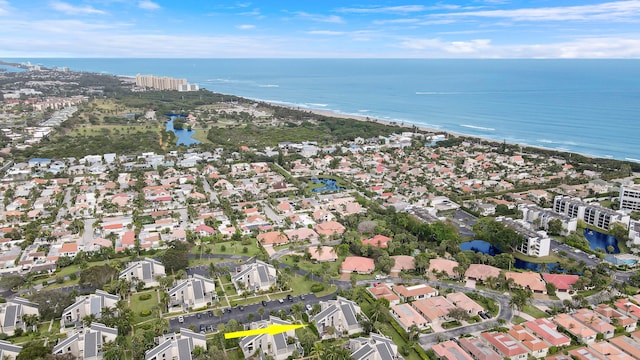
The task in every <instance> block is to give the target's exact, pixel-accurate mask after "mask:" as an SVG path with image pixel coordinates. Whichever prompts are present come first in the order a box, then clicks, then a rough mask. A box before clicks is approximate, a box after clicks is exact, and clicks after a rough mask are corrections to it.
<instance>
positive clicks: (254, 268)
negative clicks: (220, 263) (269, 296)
mask: <svg viewBox="0 0 640 360" xmlns="http://www.w3.org/2000/svg"><path fill="white" fill-rule="evenodd" d="M276 276H277V275H276V268H275V267H273V265H271V264H267V263H265V262H262V261H260V260H256V261H255V262H253V263H251V264H245V265H242V266H241V267H240V268H239V270H238V271H237V272H236V273H235V274H233V275H232V276H231V281H233V284H234V286H235V287H236V290H237V291H238V292H241V291H242V290H247V291H253V292H256V291H260V290H262V291H266V290H269V288H270V287H272V286H273V285H275V283H276Z"/></svg>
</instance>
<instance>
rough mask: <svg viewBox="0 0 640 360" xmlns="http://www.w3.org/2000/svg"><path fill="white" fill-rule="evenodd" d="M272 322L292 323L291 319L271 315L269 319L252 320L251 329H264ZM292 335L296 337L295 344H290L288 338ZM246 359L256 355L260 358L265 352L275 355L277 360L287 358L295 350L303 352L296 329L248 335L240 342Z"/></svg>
mask: <svg viewBox="0 0 640 360" xmlns="http://www.w3.org/2000/svg"><path fill="white" fill-rule="evenodd" d="M271 324H280V325H290V324H291V323H290V322H289V321H284V320H282V319H280V318H277V317H275V316H270V317H269V320H268V321H267V320H264V321H257V322H252V323H251V324H249V329H250V330H254V329H262V328H265V327H267V326H269V325H271ZM289 337H292V338H293V339H296V340H295V342H294V343H293V344H290V343H289V342H288V341H287V339H288V338H289ZM239 347H240V349H241V350H242V353H243V354H244V357H245V359H248V358H250V357H252V356H254V355H258V356H259V357H260V358H262V357H263V354H266V355H269V356H271V357H273V358H274V359H275V360H285V359H287V358H288V357H289V356H291V355H292V354H293V352H294V351H298V352H299V353H300V352H301V348H300V344H299V343H298V340H297V338H296V333H295V331H294V330H289V331H285V332H281V333H278V334H271V333H266V334H260V335H253V336H246V337H243V338H242V340H240V344H239Z"/></svg>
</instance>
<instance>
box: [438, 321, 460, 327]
mask: <svg viewBox="0 0 640 360" xmlns="http://www.w3.org/2000/svg"><path fill="white" fill-rule="evenodd" d="M459 326H462V324H461V323H460V321H458V320H452V321H447V322H443V323H442V328H443V329H453V328H457V327H459Z"/></svg>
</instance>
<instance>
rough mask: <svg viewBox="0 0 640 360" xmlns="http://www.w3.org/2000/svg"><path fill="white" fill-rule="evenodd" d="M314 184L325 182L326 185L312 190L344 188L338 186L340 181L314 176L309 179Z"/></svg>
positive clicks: (318, 191)
mask: <svg viewBox="0 0 640 360" xmlns="http://www.w3.org/2000/svg"><path fill="white" fill-rule="evenodd" d="M309 181H310V182H312V183H314V184H324V186H321V187H317V188H313V189H311V192H314V193H320V192H325V191H339V190H342V189H343V188H342V187H340V186H338V181H337V180H334V179H324V178H313V179H311V180H309Z"/></svg>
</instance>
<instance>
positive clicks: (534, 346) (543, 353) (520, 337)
mask: <svg viewBox="0 0 640 360" xmlns="http://www.w3.org/2000/svg"><path fill="white" fill-rule="evenodd" d="M507 333H508V334H509V335H511V337H512V338H514V339H516V340H517V341H519V342H520V343H521V344H522V345H524V347H525V348H526V349H527V350H528V351H529V354H530V355H531V356H533V357H535V358H538V359H539V358H546V357H547V354H548V353H549V347H550V345H549V344H547V343H546V342H544V341H543V340H541V339H539V338H538V337H536V336H535V335H533V334H531V333H530V332H529V331H527V329H525V328H524V327H523V326H521V325H513V326H512V327H511V329H509V331H508V332H507Z"/></svg>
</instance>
